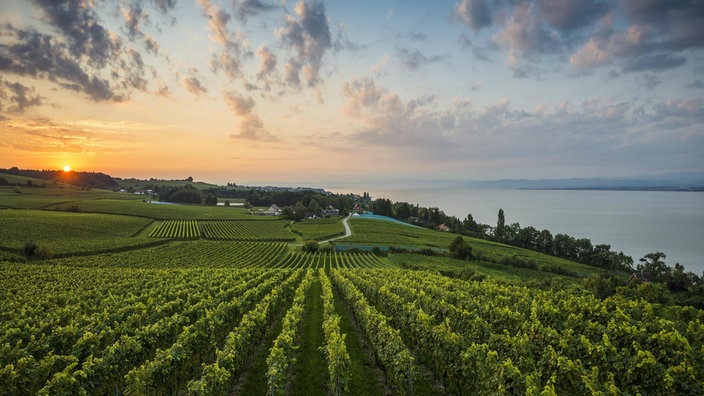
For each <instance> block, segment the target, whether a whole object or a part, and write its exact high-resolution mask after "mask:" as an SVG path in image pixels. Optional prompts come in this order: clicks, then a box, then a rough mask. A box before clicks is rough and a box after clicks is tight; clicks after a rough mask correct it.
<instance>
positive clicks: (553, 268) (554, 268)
mask: <svg viewBox="0 0 704 396" xmlns="http://www.w3.org/2000/svg"><path fill="white" fill-rule="evenodd" d="M542 270H543V271H545V272H552V273H553V274H558V275H565V276H572V277H575V278H576V277H578V276H579V275H578V274H577V273H576V272H572V271H570V270H568V269H567V268H565V267H563V266H561V265H558V264H546V265H544V266H543V268H542Z"/></svg>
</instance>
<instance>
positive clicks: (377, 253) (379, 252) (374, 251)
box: [372, 246, 388, 257]
mask: <svg viewBox="0 0 704 396" xmlns="http://www.w3.org/2000/svg"><path fill="white" fill-rule="evenodd" d="M372 254H373V255H375V256H377V257H386V256H388V252H386V251H383V250H381V249H380V248H379V246H374V247H373V248H372Z"/></svg>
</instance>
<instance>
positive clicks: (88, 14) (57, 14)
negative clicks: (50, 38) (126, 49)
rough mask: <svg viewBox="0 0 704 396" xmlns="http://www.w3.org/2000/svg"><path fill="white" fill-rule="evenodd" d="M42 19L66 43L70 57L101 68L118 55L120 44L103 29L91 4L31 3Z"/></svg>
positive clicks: (47, 0) (41, 0) (38, 0)
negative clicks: (81, 58)
mask: <svg viewBox="0 0 704 396" xmlns="http://www.w3.org/2000/svg"><path fill="white" fill-rule="evenodd" d="M32 2H33V3H34V4H35V5H36V6H38V7H39V8H41V10H42V11H43V14H44V16H45V18H46V19H47V20H48V21H49V22H50V23H51V24H52V25H54V26H55V27H56V28H57V29H59V31H61V33H62V36H63V37H64V38H65V39H66V40H67V41H68V44H69V45H68V48H69V50H70V53H71V55H73V56H74V57H76V58H80V57H81V56H87V57H88V58H90V61H91V62H92V63H94V64H96V65H98V67H104V66H105V65H107V64H108V63H110V60H111V59H112V58H113V57H114V56H115V55H116V53H118V52H119V49H120V42H119V40H117V39H116V38H115V37H114V36H112V35H111V34H110V33H109V32H108V30H107V29H105V28H104V27H103V26H102V25H101V24H100V20H99V18H98V15H97V13H96V12H95V11H94V10H93V3H92V2H84V1H80V0H66V1H62V2H57V1H53V0H32Z"/></svg>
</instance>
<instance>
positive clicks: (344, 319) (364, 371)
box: [333, 288, 385, 395]
mask: <svg viewBox="0 0 704 396" xmlns="http://www.w3.org/2000/svg"><path fill="white" fill-rule="evenodd" d="M333 291H334V292H335V313H337V314H338V315H340V333H342V334H346V338H345V346H346V347H347V353H348V354H349V355H350V367H349V370H350V382H349V384H348V387H349V389H348V391H347V392H345V394H349V395H383V394H385V392H384V383H383V379H382V378H383V377H382V376H383V373H382V372H381V369H379V368H378V367H377V366H376V364H375V363H374V358H373V357H372V355H371V351H369V350H368V349H367V348H366V346H365V345H364V343H363V341H362V338H361V337H360V334H359V332H358V330H357V328H356V327H355V325H354V322H353V321H352V315H351V314H350V311H349V307H348V306H347V304H346V303H345V302H344V301H343V300H342V299H341V298H340V296H339V294H337V292H336V290H334V288H333Z"/></svg>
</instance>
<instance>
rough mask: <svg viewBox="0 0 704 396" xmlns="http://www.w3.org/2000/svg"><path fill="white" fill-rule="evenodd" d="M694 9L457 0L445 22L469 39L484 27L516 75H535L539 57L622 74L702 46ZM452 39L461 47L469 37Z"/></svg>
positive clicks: (702, 18) (703, 17) (569, 0)
mask: <svg viewBox="0 0 704 396" xmlns="http://www.w3.org/2000/svg"><path fill="white" fill-rule="evenodd" d="M701 10H702V6H701V4H700V2H699V1H697V0H681V1H671V0H647V1H643V0H625V1H622V2H611V1H601V0H515V1H488V0H462V1H460V2H459V3H458V4H457V5H456V7H455V8H454V9H453V11H452V13H451V18H452V19H454V20H456V21H459V22H460V23H462V24H464V25H466V26H467V27H468V28H470V29H471V30H472V31H474V33H475V34H476V35H478V33H479V31H481V30H484V29H486V30H490V31H491V32H492V33H491V37H492V41H493V42H494V43H495V44H496V45H498V47H499V48H500V49H501V50H503V52H504V53H505V58H506V63H507V65H508V66H509V67H510V68H511V69H512V70H513V71H514V75H515V76H517V77H521V76H527V75H528V74H532V73H535V72H538V73H539V72H540V67H539V66H540V63H541V60H542V59H543V58H546V57H550V58H552V59H557V60H560V61H562V60H565V59H567V60H569V62H570V63H571V64H572V65H573V66H574V67H575V68H576V69H577V71H579V72H580V73H588V72H590V71H591V70H593V69H595V68H598V67H601V66H605V65H610V64H616V65H618V66H620V68H621V70H622V71H623V72H626V73H629V72H643V71H654V72H657V71H662V70H667V69H672V68H677V67H681V66H683V65H685V64H686V63H687V59H688V55H689V54H687V53H685V51H687V50H690V49H701V48H703V47H704V29H701V26H704V13H702V12H701ZM614 18H617V20H618V24H614V22H613V20H614ZM459 42H460V45H462V46H463V47H465V48H466V47H467V46H468V44H469V43H470V40H469V38H468V37H467V36H461V37H460V41H459ZM478 48H480V47H478V46H476V45H474V49H475V50H477V49H478Z"/></svg>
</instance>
